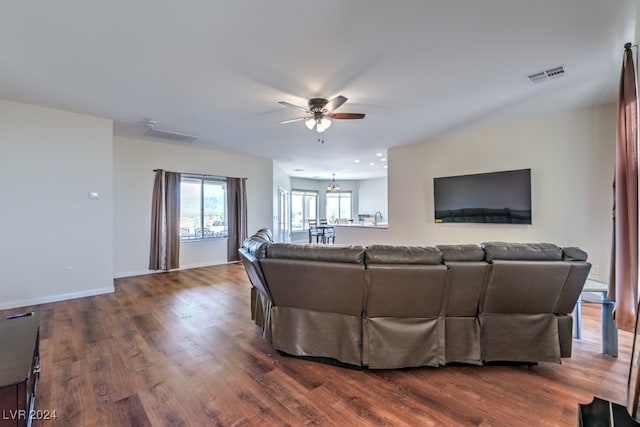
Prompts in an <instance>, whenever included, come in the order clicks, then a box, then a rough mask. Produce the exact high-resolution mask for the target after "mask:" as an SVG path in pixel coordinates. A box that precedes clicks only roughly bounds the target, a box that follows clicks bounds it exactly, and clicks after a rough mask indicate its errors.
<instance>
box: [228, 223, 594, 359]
mask: <svg viewBox="0 0 640 427" xmlns="http://www.w3.org/2000/svg"><path fill="white" fill-rule="evenodd" d="M240 255H241V259H242V262H243V264H244V266H245V269H246V271H247V274H248V277H249V280H250V282H251V284H252V285H253V286H252V292H251V296H252V298H251V307H252V313H251V314H252V318H253V320H254V321H255V323H256V324H257V325H259V326H260V328H261V331H262V334H263V336H264V337H265V339H266V340H267V341H268V342H269V343H270V344H271V345H272V346H273V347H274V348H275V349H277V350H280V351H282V352H285V353H288V354H291V355H297V356H314V357H319V358H331V359H335V360H338V361H340V362H342V363H346V364H351V365H357V366H361V367H367V368H370V369H391V368H403V367H415V366H441V365H445V364H447V363H452V362H460V363H471V364H483V363H486V362H494V361H501V362H502V361H505V362H525V363H537V362H555V363H559V362H560V359H561V358H562V357H570V356H571V344H572V326H573V320H572V316H571V312H572V310H573V308H574V306H575V304H576V302H577V300H578V298H579V295H580V292H581V290H582V287H583V286H584V283H585V281H586V279H587V275H588V273H589V270H590V267H591V265H590V263H589V262H588V261H587V254H586V253H585V252H584V251H582V250H580V249H579V248H575V247H566V248H560V247H558V246H557V245H554V244H551V243H537V244H534V243H503V242H489V243H483V244H481V245H472V244H470V245H439V246H434V247H418V246H392V245H372V246H368V247H363V246H346V245H316V244H287V243H273V242H272V235H271V232H270V231H269V230H268V229H262V230H259V231H258V232H257V233H256V234H254V235H253V236H251V237H249V238H248V239H246V240H245V241H244V243H243V245H242V247H241V248H240Z"/></svg>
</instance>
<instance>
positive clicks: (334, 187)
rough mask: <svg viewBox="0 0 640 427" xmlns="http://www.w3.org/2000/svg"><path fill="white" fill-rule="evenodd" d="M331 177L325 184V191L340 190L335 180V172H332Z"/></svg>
mask: <svg viewBox="0 0 640 427" xmlns="http://www.w3.org/2000/svg"><path fill="white" fill-rule="evenodd" d="M332 176H333V178H332V179H331V182H330V183H329V185H328V186H327V192H329V193H337V192H338V191H340V185H339V184H338V183H337V182H336V174H335V173H334V174H332Z"/></svg>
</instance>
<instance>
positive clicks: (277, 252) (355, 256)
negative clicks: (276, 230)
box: [267, 243, 364, 264]
mask: <svg viewBox="0 0 640 427" xmlns="http://www.w3.org/2000/svg"><path fill="white" fill-rule="evenodd" d="M267 258H278V259H292V260H293V259H297V260H309V261H324V262H339V263H342V262H343V263H354V264H362V263H363V261H364V247H362V246H353V245H316V244H302V245H301V244H295V243H274V244H272V245H270V246H269V247H268V248H267Z"/></svg>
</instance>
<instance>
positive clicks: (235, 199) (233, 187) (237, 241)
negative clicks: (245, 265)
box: [227, 178, 247, 262]
mask: <svg viewBox="0 0 640 427" xmlns="http://www.w3.org/2000/svg"><path fill="white" fill-rule="evenodd" d="M227 205H228V208H229V218H228V228H229V237H228V239H227V261H229V262H233V261H240V255H239V254H238V249H240V246H242V242H243V241H244V239H246V238H247V178H227Z"/></svg>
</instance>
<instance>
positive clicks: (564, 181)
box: [382, 105, 616, 281]
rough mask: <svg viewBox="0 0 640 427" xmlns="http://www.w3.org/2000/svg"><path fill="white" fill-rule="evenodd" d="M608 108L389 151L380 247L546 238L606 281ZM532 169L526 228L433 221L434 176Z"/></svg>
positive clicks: (611, 134) (611, 138)
mask: <svg viewBox="0 0 640 427" xmlns="http://www.w3.org/2000/svg"><path fill="white" fill-rule="evenodd" d="M615 114H616V113H615V106H614V105H608V106H604V107H599V108H591V109H586V110H580V111H572V112H567V113H562V114H557V115H553V116H550V117H546V118H541V119H535V120H529V121H524V122H520V123H515V124H510V125H505V126H501V127H495V128H490V129H484V130H478V131H473V132H468V133H462V134H457V135H453V136H448V137H443V138H437V139H434V140H430V141H425V142H423V143H419V144H414V145H407V146H402V147H396V148H392V149H390V150H389V153H388V154H389V156H388V157H389V169H388V175H389V218H390V220H389V232H388V233H387V241H386V242H382V243H401V244H420V245H433V244H447V243H479V242H483V241H490V240H504V241H515V242H540V241H547V242H552V243H556V244H558V245H561V246H569V245H576V246H580V247H581V248H583V249H585V250H586V251H587V252H588V253H589V259H590V261H591V262H592V263H593V264H595V265H597V266H599V270H600V274H599V275H596V274H592V277H594V278H596V279H600V280H605V281H606V280H607V279H608V271H609V265H608V264H609V257H610V250H611V227H612V225H611V207H612V189H611V185H612V179H613V167H614V149H615V145H614V144H615V132H616V131H615ZM523 168H531V181H532V183H531V185H532V195H531V198H532V215H533V221H532V222H533V224H532V225H498V224H482V225H477V224H435V223H434V212H433V178H434V177H438V176H450V175H461V174H472V173H480V172H490V171H500V170H511V169H523Z"/></svg>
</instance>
